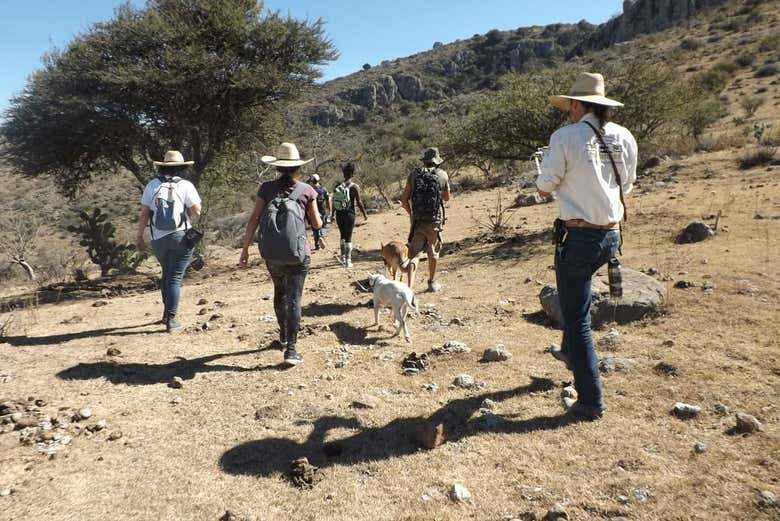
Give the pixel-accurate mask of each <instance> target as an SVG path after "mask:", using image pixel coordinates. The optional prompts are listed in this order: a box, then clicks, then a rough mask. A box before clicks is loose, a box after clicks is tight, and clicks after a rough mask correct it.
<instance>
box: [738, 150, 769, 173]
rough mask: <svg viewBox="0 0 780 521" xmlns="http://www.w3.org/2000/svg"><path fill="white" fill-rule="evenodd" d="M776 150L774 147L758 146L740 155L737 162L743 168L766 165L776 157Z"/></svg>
mask: <svg viewBox="0 0 780 521" xmlns="http://www.w3.org/2000/svg"><path fill="white" fill-rule="evenodd" d="M775 152H776V149H775V148H774V147H765V146H758V147H755V148H753V149H751V150H748V151H746V152H745V153H744V154H742V155H741V156H739V159H738V160H737V164H738V165H739V168H741V169H743V170H746V169H748V168H753V167H755V166H761V165H766V164H768V163H769V162H770V161H771V160H773V159H774V158H775Z"/></svg>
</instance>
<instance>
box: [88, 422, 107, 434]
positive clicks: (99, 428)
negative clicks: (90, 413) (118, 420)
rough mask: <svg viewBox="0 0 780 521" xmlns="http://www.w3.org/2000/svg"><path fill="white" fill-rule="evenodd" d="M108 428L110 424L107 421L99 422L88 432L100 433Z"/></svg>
mask: <svg viewBox="0 0 780 521" xmlns="http://www.w3.org/2000/svg"><path fill="white" fill-rule="evenodd" d="M106 427H108V422H107V421H106V420H100V421H99V422H97V423H95V424H94V425H89V426H88V427H87V430H88V431H90V432H99V431H102V430H103V429H105V428H106Z"/></svg>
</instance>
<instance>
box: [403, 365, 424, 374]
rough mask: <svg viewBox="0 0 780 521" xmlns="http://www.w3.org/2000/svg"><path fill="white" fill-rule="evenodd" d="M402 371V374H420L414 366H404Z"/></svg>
mask: <svg viewBox="0 0 780 521" xmlns="http://www.w3.org/2000/svg"><path fill="white" fill-rule="evenodd" d="M402 373H403V375H404V376H416V375H418V374H420V370H419V369H417V368H416V367H404V369H403V371H402Z"/></svg>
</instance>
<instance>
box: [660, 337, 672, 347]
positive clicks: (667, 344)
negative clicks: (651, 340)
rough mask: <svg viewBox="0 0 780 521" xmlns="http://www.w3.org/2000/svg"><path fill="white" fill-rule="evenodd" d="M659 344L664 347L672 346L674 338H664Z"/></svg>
mask: <svg viewBox="0 0 780 521" xmlns="http://www.w3.org/2000/svg"><path fill="white" fill-rule="evenodd" d="M661 345H662V346H664V347H674V340H672V339H671V338H667V339H666V340H664V341H663V343H662V344H661Z"/></svg>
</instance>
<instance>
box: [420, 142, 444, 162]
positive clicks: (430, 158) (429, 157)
mask: <svg viewBox="0 0 780 521" xmlns="http://www.w3.org/2000/svg"><path fill="white" fill-rule="evenodd" d="M420 159H421V160H422V161H424V162H426V163H433V164H434V165H436V166H438V165H440V164H442V163H444V160H443V159H442V158H441V156H440V155H439V149H438V148H436V147H428V148H426V149H425V150H424V151H423V153H422V156H420Z"/></svg>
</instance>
